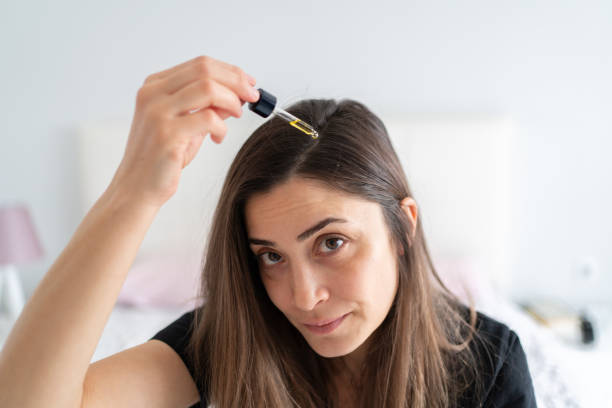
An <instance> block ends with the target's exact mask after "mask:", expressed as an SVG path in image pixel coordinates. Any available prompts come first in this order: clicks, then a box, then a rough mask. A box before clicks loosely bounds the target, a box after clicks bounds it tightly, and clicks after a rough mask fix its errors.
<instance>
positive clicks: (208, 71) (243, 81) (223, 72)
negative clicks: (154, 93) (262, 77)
mask: <svg viewBox="0 0 612 408" xmlns="http://www.w3.org/2000/svg"><path fill="white" fill-rule="evenodd" d="M202 78H211V79H214V80H215V81H217V82H219V83H221V84H223V85H225V86H226V87H228V88H229V89H231V90H232V91H233V92H235V93H236V94H237V95H238V96H239V97H240V99H242V100H244V101H249V102H256V101H257V100H258V99H259V92H257V90H255V88H253V85H254V84H255V83H254V82H253V83H251V81H254V78H253V77H251V78H252V79H249V76H248V75H247V74H246V73H245V72H244V71H243V70H242V69H241V68H239V67H237V66H235V65H231V64H227V63H225V62H222V61H218V60H215V59H213V58H210V57H200V58H199V59H197V60H196V61H195V62H194V63H192V64H188V65H186V66H185V67H183V68H182V69H180V70H178V71H175V72H173V73H172V74H170V75H169V76H167V77H165V78H164V79H163V80H162V81H160V82H159V84H160V85H159V86H160V87H162V89H163V91H164V92H166V93H167V94H170V95H172V94H174V93H176V92H178V91H179V90H180V89H182V88H184V87H186V86H187V85H189V84H190V83H192V82H195V81H198V80H200V79H202Z"/></svg>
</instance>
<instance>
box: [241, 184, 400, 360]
mask: <svg viewBox="0 0 612 408" xmlns="http://www.w3.org/2000/svg"><path fill="white" fill-rule="evenodd" d="M245 212H246V222H247V230H248V237H249V242H250V247H251V250H252V251H253V253H255V255H256V256H257V258H258V263H259V271H260V276H261V279H262V281H263V284H264V286H265V288H266V291H267V293H268V296H269V297H270V299H271V300H272V302H273V303H274V304H275V305H276V307H277V308H278V309H279V310H280V311H281V312H282V313H283V314H284V315H285V316H286V317H287V319H288V320H289V321H290V322H291V323H292V324H293V325H294V326H295V327H296V328H297V329H298V330H299V331H300V333H302V335H303V336H304V338H305V339H306V341H307V342H308V344H310V347H312V349H313V350H315V351H316V352H317V353H318V354H319V355H321V356H324V357H338V356H343V355H347V354H349V353H351V352H353V351H354V350H356V349H357V348H358V347H359V346H361V345H362V344H364V342H365V341H366V339H368V337H369V336H370V335H371V334H372V333H373V332H374V330H376V328H377V327H378V326H379V325H380V324H381V323H382V321H383V320H384V319H385V317H386V316H387V313H388V312H389V309H390V307H391V304H392V302H393V299H394V297H395V293H396V291H397V281H398V268H397V250H396V249H394V246H393V244H392V241H391V236H390V234H389V232H388V229H387V227H386V224H385V221H384V218H383V213H382V209H381V207H380V205H378V204H376V203H372V202H369V201H365V200H362V199H359V198H355V197H354V196H350V195H347V194H345V193H340V192H337V191H334V190H331V189H329V188H328V187H326V186H325V185H324V184H321V183H319V182H316V181H312V180H306V179H303V178H297V177H294V178H292V179H290V180H289V181H288V182H286V183H284V184H282V185H279V186H277V187H275V188H274V189H272V190H271V191H270V192H268V193H265V194H260V195H256V196H254V197H252V198H251V199H250V200H248V202H247V205H246V209H245Z"/></svg>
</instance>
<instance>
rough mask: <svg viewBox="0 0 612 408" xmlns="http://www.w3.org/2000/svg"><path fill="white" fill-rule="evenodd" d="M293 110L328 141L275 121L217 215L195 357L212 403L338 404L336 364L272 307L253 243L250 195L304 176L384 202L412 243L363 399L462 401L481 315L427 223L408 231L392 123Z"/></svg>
mask: <svg viewBox="0 0 612 408" xmlns="http://www.w3.org/2000/svg"><path fill="white" fill-rule="evenodd" d="M287 110H288V111H289V112H291V113H293V114H294V115H296V116H297V117H299V118H301V119H303V120H305V121H306V122H308V123H310V124H312V125H313V126H314V127H315V129H317V131H318V132H319V138H318V139H312V138H310V137H309V136H307V135H305V134H304V133H302V132H300V131H298V130H296V129H294V128H292V127H290V126H288V124H287V122H285V121H283V120H282V119H278V118H272V119H271V120H268V121H267V122H265V123H264V124H263V125H261V126H260V127H259V128H258V129H257V130H255V132H254V133H253V134H252V135H251V136H250V137H249V138H248V140H247V141H246V142H245V143H244V145H243V146H242V148H241V149H240V151H239V152H238V154H237V155H236V157H235V159H234V161H233V163H232V165H231V167H230V169H229V172H228V174H227V177H226V179H225V183H224V186H223V189H222V192H221V198H220V200H219V203H218V205H217V208H216V211H215V214H214V219H213V223H212V226H211V230H210V234H209V237H208V243H207V248H206V254H207V255H206V257H205V261H204V265H203V271H202V288H201V293H200V295H201V296H202V297H203V298H204V299H205V304H204V306H203V307H202V308H198V309H196V314H195V319H194V322H195V323H194V331H193V335H192V337H191V339H190V344H189V350H188V351H189V352H190V353H191V354H192V359H193V362H194V366H195V370H196V381H197V382H198V385H199V386H200V387H201V389H203V390H205V392H206V394H205V395H204V396H205V397H206V398H208V402H209V403H211V404H213V405H214V406H216V407H289V406H294V407H302V408H305V407H331V406H334V403H335V402H336V400H335V398H336V397H335V393H334V389H333V387H332V386H331V385H330V384H331V381H330V379H331V376H332V374H333V373H332V368H331V366H330V364H329V360H328V359H325V358H323V357H321V356H319V355H318V354H316V353H315V352H314V351H313V350H312V349H311V348H310V346H309V345H308V344H307V343H306V341H305V340H304V338H303V337H302V336H301V334H300V333H299V332H298V331H297V329H295V328H294V327H293V326H292V325H291V323H290V322H289V321H288V320H287V319H286V318H285V317H284V315H283V314H282V313H281V312H280V311H279V310H278V309H277V308H276V307H275V306H274V305H273V304H272V302H271V301H270V299H269V298H268V295H267V293H266V291H265V288H264V287H263V284H262V282H261V279H260V277H259V272H258V265H257V261H256V259H255V256H254V255H253V254H252V252H251V251H250V249H249V245H248V241H247V231H246V223H245V219H244V208H245V203H246V202H247V200H248V199H249V197H252V196H253V195H254V194H256V193H264V192H267V191H269V190H270V189H272V188H273V187H275V186H276V185H278V184H280V183H282V182H284V181H286V180H288V179H289V178H291V177H294V176H298V177H303V178H308V179H315V180H318V181H321V182H324V183H326V185H328V186H329V187H330V188H332V189H337V190H339V191H342V192H345V193H349V194H353V195H356V196H359V197H361V198H363V199H367V200H370V201H372V202H376V203H378V204H380V206H381V208H382V210H383V214H384V219H385V222H386V225H387V227H388V229H389V232H390V234H391V236H392V239H393V240H394V242H395V243H396V244H397V245H399V246H400V247H401V248H403V255H401V256H399V259H398V269H399V271H398V272H399V280H398V289H397V294H396V297H395V299H394V302H393V304H392V306H391V309H390V311H389V313H388V315H387V317H386V318H385V320H384V321H383V323H382V324H381V325H380V326H379V327H378V328H377V329H376V330H375V332H374V333H373V334H372V336H375V337H374V338H373V340H374V341H372V342H370V344H372V345H373V346H371V347H370V349H369V350H368V354H367V357H366V364H365V365H364V367H365V372H364V374H363V378H362V382H361V383H362V384H368V388H367V389H363V390H362V391H363V392H361V391H359V392H360V395H359V398H358V401H360V404H361V405H362V406H363V407H383V406H384V407H396V408H399V407H425V406H427V407H447V406H453V405H456V404H457V401H458V398H460V396H461V394H462V393H463V392H464V391H465V390H466V389H467V388H468V387H470V385H471V384H472V383H473V382H474V381H475V379H476V375H475V365H474V364H473V363H474V357H473V355H472V353H471V351H470V349H469V348H468V347H467V346H468V342H469V341H470V339H471V337H472V336H473V334H474V325H475V312H474V310H473V308H470V309H469V313H467V312H466V311H467V310H468V309H467V308H464V307H463V306H461V305H460V304H459V303H458V302H457V301H456V299H455V298H454V297H453V296H452V295H451V294H450V292H449V291H448V290H447V289H446V288H445V286H444V285H443V284H442V282H441V281H440V278H439V277H438V275H437V273H436V271H435V269H434V266H433V264H432V261H431V258H430V256H429V252H428V250H427V246H426V244H425V239H424V236H423V229H422V225H421V224H422V223H421V222H419V223H418V226H417V230H416V231H410V229H411V226H410V225H411V224H410V222H409V220H408V218H407V216H406V214H405V213H404V212H403V211H402V209H401V207H400V205H399V202H400V201H401V200H402V199H403V198H404V197H412V194H411V192H410V188H409V187H408V183H407V181H406V177H405V175H404V171H403V169H402V166H401V164H400V161H399V159H398V157H397V155H396V153H395V150H394V148H393V146H392V143H391V140H390V139H389V136H388V134H387V131H386V129H385V126H384V125H383V123H382V122H381V120H380V119H379V118H378V117H377V116H376V115H374V114H373V113H372V112H371V111H370V110H368V108H366V107H365V106H364V105H362V104H361V103H359V102H356V101H352V100H342V101H339V102H337V101H334V100H320V99H316V100H304V101H301V102H299V103H297V104H295V105H293V106H291V107H290V108H289V109H287ZM412 233H415V235H414V239H411V238H410V237H411V234H412ZM373 273H374V271H373ZM468 314H469V318H468ZM468 320H469V322H468Z"/></svg>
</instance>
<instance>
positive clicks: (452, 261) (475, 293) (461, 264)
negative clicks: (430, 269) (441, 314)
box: [433, 256, 493, 304]
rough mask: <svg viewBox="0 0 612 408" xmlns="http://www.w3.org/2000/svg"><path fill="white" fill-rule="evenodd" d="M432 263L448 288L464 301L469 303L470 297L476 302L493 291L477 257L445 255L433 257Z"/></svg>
mask: <svg viewBox="0 0 612 408" xmlns="http://www.w3.org/2000/svg"><path fill="white" fill-rule="evenodd" d="M433 263H434V266H435V268H436V271H437V272H438V275H439V276H440V279H441V280H442V282H444V284H445V285H446V287H447V288H448V290H450V291H451V292H453V293H454V294H455V295H456V296H457V297H458V298H459V299H461V300H462V301H463V302H464V303H466V304H469V303H470V298H471V299H472V300H473V301H474V302H476V303H478V302H479V301H480V300H481V299H483V298H484V297H487V296H489V295H490V294H491V293H493V287H492V285H491V282H490V278H489V277H487V276H485V275H484V274H483V270H482V265H481V264H480V262H478V260H477V259H475V258H470V257H461V256H456V257H451V256H447V257H438V258H434V259H433Z"/></svg>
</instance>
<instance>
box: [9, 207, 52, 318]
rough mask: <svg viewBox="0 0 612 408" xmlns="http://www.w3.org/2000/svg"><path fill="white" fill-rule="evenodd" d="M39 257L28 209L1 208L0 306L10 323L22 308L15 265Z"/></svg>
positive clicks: (38, 243)
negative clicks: (1, 305) (5, 311)
mask: <svg viewBox="0 0 612 408" xmlns="http://www.w3.org/2000/svg"><path fill="white" fill-rule="evenodd" d="M42 255H43V250H42V247H41V245H40V242H39V240H38V237H37V235H36V231H35V229H34V225H33V223H32V219H31V217H30V213H29V211H28V208H27V207H26V206H25V205H24V204H14V205H4V206H0V302H1V303H3V304H4V306H5V307H6V309H7V310H8V313H9V316H10V317H11V318H13V319H17V317H18V316H19V314H20V313H21V310H22V309H23V306H24V305H25V299H24V294H23V289H22V287H21V282H20V280H19V275H18V274H17V267H16V265H18V264H22V263H26V262H29V261H34V260H37V259H40V258H41V257H42Z"/></svg>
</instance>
